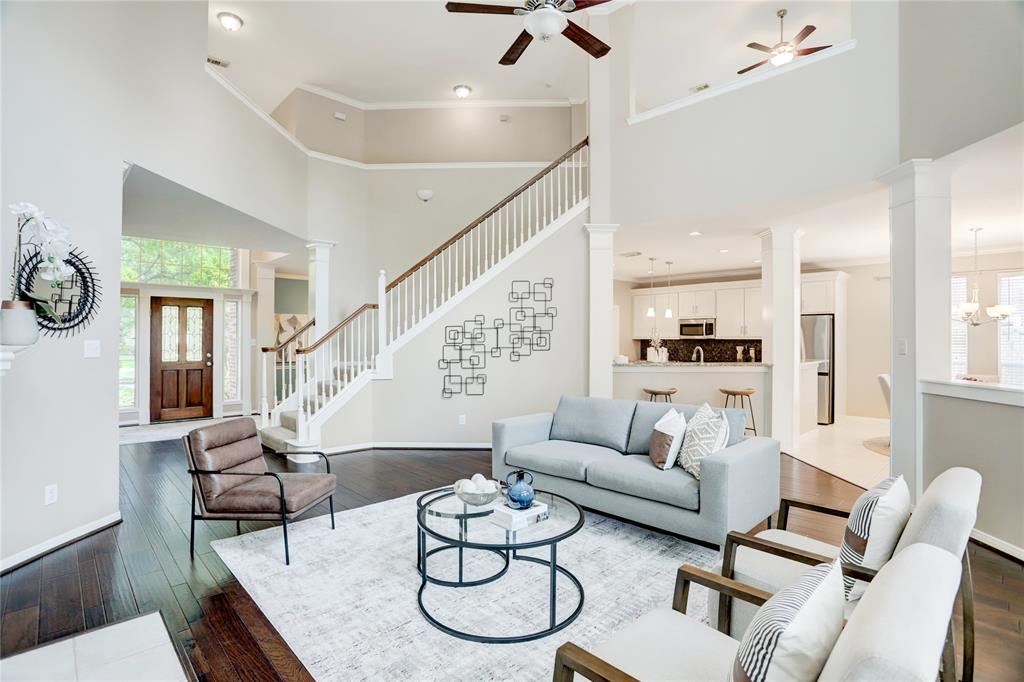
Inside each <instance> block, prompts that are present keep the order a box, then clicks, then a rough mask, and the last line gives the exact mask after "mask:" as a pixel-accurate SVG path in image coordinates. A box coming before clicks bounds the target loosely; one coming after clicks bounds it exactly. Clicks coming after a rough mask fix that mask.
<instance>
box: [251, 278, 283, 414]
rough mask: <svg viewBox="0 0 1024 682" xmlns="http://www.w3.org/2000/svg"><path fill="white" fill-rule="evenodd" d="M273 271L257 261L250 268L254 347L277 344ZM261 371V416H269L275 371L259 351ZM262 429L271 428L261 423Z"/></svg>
mask: <svg viewBox="0 0 1024 682" xmlns="http://www.w3.org/2000/svg"><path fill="white" fill-rule="evenodd" d="M275 274H276V273H275V268H274V265H273V264H272V263H260V262H256V263H253V264H252V267H251V269H250V277H251V278H252V288H253V290H254V291H255V292H256V319H255V320H253V325H252V329H253V335H254V336H255V338H256V347H257V348H259V349H263V348H267V347H270V346H274V345H276V339H275V338H274V331H275V330H274V275H275ZM258 358H259V363H260V366H261V368H264V369H261V370H260V371H259V372H257V373H256V376H257V381H261V380H262V381H263V383H262V385H260V386H259V391H258V395H259V397H260V414H261V415H264V416H266V415H268V414H269V409H270V406H271V404H272V402H271V400H270V399H269V397H268V396H270V395H272V392H273V390H274V376H273V375H274V372H276V371H277V370H276V368H275V366H274V361H273V359H272V358H268V357H267V356H266V355H265V354H264V353H263V352H262V350H261V351H260V353H259V356H258ZM263 426H270V423H269V422H264V423H263Z"/></svg>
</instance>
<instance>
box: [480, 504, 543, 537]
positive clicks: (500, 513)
mask: <svg viewBox="0 0 1024 682" xmlns="http://www.w3.org/2000/svg"><path fill="white" fill-rule="evenodd" d="M489 518H490V520H491V523H493V524H495V525H496V526H501V527H502V528H504V529H505V530H522V529H524V528H526V527H528V526H532V525H533V524H535V523H540V522H541V521H544V520H546V519H547V518H548V506H547V505H546V504H544V503H543V502H538V501H536V500H534V502H533V505H532V506H531V507H530V508H529V509H512V508H511V507H509V506H507V505H504V504H500V505H497V506H495V507H494V512H493V513H492V514H491V515H490V517H489Z"/></svg>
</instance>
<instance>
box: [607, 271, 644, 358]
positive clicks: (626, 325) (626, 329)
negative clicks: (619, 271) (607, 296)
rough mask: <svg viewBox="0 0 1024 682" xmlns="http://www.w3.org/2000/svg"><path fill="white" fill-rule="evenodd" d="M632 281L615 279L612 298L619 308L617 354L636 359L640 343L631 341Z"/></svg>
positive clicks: (633, 285)
mask: <svg viewBox="0 0 1024 682" xmlns="http://www.w3.org/2000/svg"><path fill="white" fill-rule="evenodd" d="M635 286H636V285H635V284H633V282H627V281H625V280H621V279H617V280H615V288H614V290H613V292H612V300H613V301H614V304H615V305H616V306H618V309H619V336H618V344H619V347H618V349H617V351H616V353H617V354H620V355H625V356H626V357H627V358H629V359H630V360H631V361H632V360H637V359H638V358H637V356H638V355H639V354H640V344H639V343H638V342H635V341H633V294H632V291H633V287H635Z"/></svg>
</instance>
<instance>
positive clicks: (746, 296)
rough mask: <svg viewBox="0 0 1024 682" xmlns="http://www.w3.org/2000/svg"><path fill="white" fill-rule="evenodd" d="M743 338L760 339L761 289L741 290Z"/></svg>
mask: <svg viewBox="0 0 1024 682" xmlns="http://www.w3.org/2000/svg"><path fill="white" fill-rule="evenodd" d="M743 325H744V326H743V336H746V337H749V338H752V339H759V338H761V287H751V288H749V289H744V290H743Z"/></svg>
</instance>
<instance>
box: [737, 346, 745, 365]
mask: <svg viewBox="0 0 1024 682" xmlns="http://www.w3.org/2000/svg"><path fill="white" fill-rule="evenodd" d="M736 362H743V346H736Z"/></svg>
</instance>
